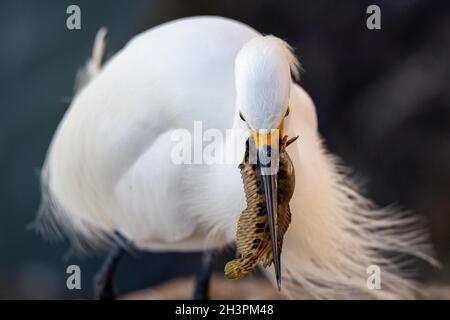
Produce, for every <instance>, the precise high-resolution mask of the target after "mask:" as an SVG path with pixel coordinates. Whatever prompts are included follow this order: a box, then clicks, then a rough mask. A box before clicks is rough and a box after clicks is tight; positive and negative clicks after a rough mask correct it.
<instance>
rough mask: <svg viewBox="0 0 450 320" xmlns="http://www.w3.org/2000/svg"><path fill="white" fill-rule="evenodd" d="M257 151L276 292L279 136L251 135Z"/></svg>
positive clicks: (278, 276)
mask: <svg viewBox="0 0 450 320" xmlns="http://www.w3.org/2000/svg"><path fill="white" fill-rule="evenodd" d="M277 131H278V130H277ZM253 137H254V140H255V146H256V150H257V165H258V173H259V175H260V179H261V181H262V187H263V190H264V198H265V203H266V207H267V217H268V220H269V232H270V240H271V243H272V257H273V264H274V268H275V278H276V282H277V286H278V290H280V289H281V263H280V248H278V241H277V239H278V237H277V229H276V218H277V217H278V213H277V210H278V185H277V177H278V165H279V143H278V141H279V134H276V133H273V132H271V133H266V134H265V133H262V134H261V133H258V134H256V135H253Z"/></svg>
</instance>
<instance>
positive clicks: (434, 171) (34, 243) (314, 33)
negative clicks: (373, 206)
mask: <svg viewBox="0 0 450 320" xmlns="http://www.w3.org/2000/svg"><path fill="white" fill-rule="evenodd" d="M70 4H77V5H78V6H80V8H81V30H73V31H71V30H68V29H67V28H66V19H67V17H68V15H67V14H66V8H67V7H68V6H69V5H70ZM371 4H377V5H378V6H380V8H381V27H382V29H381V30H368V29H367V28H366V19H367V17H368V15H367V14H366V8H367V7H368V6H369V5H371ZM192 15H221V16H226V17H231V18H234V19H237V20H240V21H242V22H244V23H247V24H249V25H250V26H252V27H254V28H255V29H257V30H259V31H261V32H262V33H266V34H274V35H276V36H278V37H281V38H284V39H287V41H288V42H289V43H290V44H291V45H292V46H293V47H294V48H295V49H296V54H297V56H298V57H299V59H300V61H301V63H302V65H303V67H304V69H305V72H304V73H303V74H302V77H301V81H300V84H301V85H302V86H303V87H304V88H305V89H306V91H308V92H309V94H310V95H311V96H312V98H313V100H314V101H315V103H316V106H317V109H318V116H319V126H320V131H321V133H322V135H323V137H324V139H325V141H326V145H327V146H328V148H329V149H330V150H331V151H332V152H334V153H336V154H337V155H339V156H340V157H341V158H343V159H344V161H345V163H346V164H347V165H348V166H350V167H352V168H353V169H355V170H354V171H355V172H356V173H357V174H356V178H357V179H358V180H359V181H362V182H364V184H365V192H366V195H368V196H370V197H372V198H373V199H374V200H375V201H376V202H377V203H378V204H379V205H381V206H385V205H390V204H395V205H396V206H398V207H399V208H404V209H409V210H411V211H413V212H415V213H417V214H423V215H425V216H427V218H428V220H429V225H430V230H431V238H432V241H433V243H434V245H435V248H436V252H437V256H438V258H439V259H440V260H441V261H442V262H443V266H444V267H443V269H441V270H436V269H431V268H423V270H422V271H423V272H422V280H423V281H428V282H430V283H448V282H449V280H450V165H449V164H450V90H449V89H450V88H449V84H450V59H449V57H450V2H448V1H447V2H444V1H442V2H439V1H425V0H396V1H366V0H354V1H331V0H329V1H325V0H315V1H300V0H296V1H269V0H262V1H245V2H244V1H210V0H203V1H201V0H193V1H192V0H191V1H181V0H164V1H163V0H152V1H143V0H135V1H132V2H131V1H125V0H119V1H106V0H101V1H87V0H86V1H81V0H77V1H65V0H63V1H61V0H60V1H51V0H41V1H30V0H29V1H0V48H1V49H0V215H1V216H0V299H25V298H36V299H47V298H92V285H91V281H92V277H93V275H94V273H95V271H96V270H97V268H98V267H99V264H100V263H101V258H102V257H103V255H104V253H98V254H97V255H96V256H87V257H81V258H80V257H74V256H69V257H68V258H67V257H66V259H64V256H66V253H67V252H68V249H69V244H68V243H64V242H62V243H54V244H52V243H48V242H45V241H44V240H43V239H42V238H40V237H39V236H38V235H37V234H35V233H34V232H33V231H30V230H28V229H27V225H28V224H29V223H30V222H32V221H33V218H34V216H35V213H36V211H37V209H38V206H39V201H40V190H39V179H38V175H39V170H40V167H41V165H42V163H43V160H44V157H45V153H46V150H47V147H48V144H49V142H50V140H51V137H52V135H53V132H54V131H55V128H56V126H57V124H58V122H59V121H60V119H61V117H62V116H63V114H64V112H65V110H66V109H67V107H68V102H69V101H70V97H71V96H72V95H73V86H74V77H75V73H76V71H77V69H78V67H80V66H81V65H82V64H84V62H85V60H86V59H87V57H88V56H89V55H90V52H91V46H92V43H93V40H94V37H95V34H96V32H97V30H98V29H99V28H100V27H102V26H106V27H107V28H108V32H109V33H108V53H109V54H113V53H114V52H116V51H117V50H119V49H120V48H122V47H123V46H124V44H125V43H126V42H127V41H128V40H129V39H130V37H132V36H133V35H135V34H137V33H139V32H141V31H143V30H146V29H148V28H150V27H153V26H155V25H158V24H160V23H162V22H166V21H169V20H173V19H176V18H180V17H185V16H192ZM232 252H233V251H232V250H230V252H228V254H229V255H230V254H232ZM70 264H78V265H80V267H81V270H82V290H74V291H69V290H67V289H66V277H67V274H66V273H65V272H66V267H67V266H68V265H70ZM199 265H200V255H199V254H195V253H194V254H151V253H142V252H136V254H135V255H134V256H128V257H126V259H125V260H124V261H123V263H121V265H120V267H119V275H118V286H119V288H120V290H121V292H128V291H133V290H137V289H141V288H146V287H150V286H154V285H157V284H160V283H162V282H164V281H166V280H167V279H171V278H173V277H174V276H180V275H181V276H187V275H191V274H193V273H194V272H195V270H197V269H198V266H199ZM180 266H181V267H180ZM216 267H217V271H218V272H221V270H222V269H223V264H221V263H218V264H217V265H216Z"/></svg>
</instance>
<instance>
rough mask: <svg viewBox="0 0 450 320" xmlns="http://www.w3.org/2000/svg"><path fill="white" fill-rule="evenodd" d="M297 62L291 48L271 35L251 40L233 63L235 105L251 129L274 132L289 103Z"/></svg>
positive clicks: (296, 74) (296, 71)
mask: <svg viewBox="0 0 450 320" xmlns="http://www.w3.org/2000/svg"><path fill="white" fill-rule="evenodd" d="M299 67H300V65H299V63H298V61H297V59H296V58H295V56H294V55H293V53H292V50H291V47H290V46H289V45H288V44H287V43H286V42H284V41H283V40H281V39H279V38H276V37H274V36H260V37H255V38H253V39H252V40H250V41H249V42H247V43H246V44H245V45H244V47H243V48H242V49H241V50H240V51H239V53H238V55H237V57H236V63H235V82H236V106H237V108H238V109H239V111H240V112H242V114H243V116H244V117H245V119H246V121H247V123H248V125H249V126H250V127H251V128H253V129H276V128H277V126H278V125H279V123H280V120H281V118H282V116H283V115H284V113H285V112H286V108H287V107H288V104H289V95H290V89H291V83H292V80H291V77H296V78H297V77H298V75H299Z"/></svg>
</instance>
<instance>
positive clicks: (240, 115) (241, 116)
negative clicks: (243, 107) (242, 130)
mask: <svg viewBox="0 0 450 320" xmlns="http://www.w3.org/2000/svg"><path fill="white" fill-rule="evenodd" d="M239 118H241V120H242V121H245V118H244V116H243V115H242V112H239Z"/></svg>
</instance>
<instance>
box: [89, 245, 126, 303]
mask: <svg viewBox="0 0 450 320" xmlns="http://www.w3.org/2000/svg"><path fill="white" fill-rule="evenodd" d="M124 253H125V249H124V241H123V238H120V239H119V238H118V239H117V240H116V241H115V243H114V246H113V247H112V248H111V251H110V252H109V253H108V256H107V257H106V259H105V261H104V262H103V264H102V266H101V267H100V270H99V271H98V272H97V274H96V275H95V279H94V295H95V299H97V300H114V299H116V295H117V292H116V288H115V285H114V276H115V274H116V270H117V266H118V265H119V262H120V260H121V258H122V257H123V255H124Z"/></svg>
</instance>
